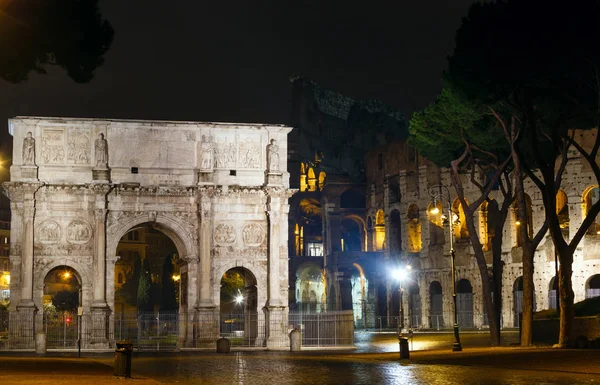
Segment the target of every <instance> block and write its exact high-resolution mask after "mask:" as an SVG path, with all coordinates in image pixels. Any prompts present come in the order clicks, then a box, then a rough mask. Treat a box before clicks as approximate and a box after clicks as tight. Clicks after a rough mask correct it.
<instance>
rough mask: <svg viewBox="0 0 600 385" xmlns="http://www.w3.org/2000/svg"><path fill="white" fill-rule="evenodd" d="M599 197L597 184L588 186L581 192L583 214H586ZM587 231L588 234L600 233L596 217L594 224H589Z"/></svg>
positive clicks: (599, 192) (599, 225) (599, 191)
mask: <svg viewBox="0 0 600 385" xmlns="http://www.w3.org/2000/svg"><path fill="white" fill-rule="evenodd" d="M599 198H600V190H599V189H598V186H592V187H588V188H587V189H586V190H585V192H584V193H583V214H584V215H586V216H587V214H588V212H589V211H590V209H591V208H592V206H593V205H594V203H596V202H598V199H599ZM587 233H588V234H589V235H600V223H598V217H596V219H595V220H594V224H593V225H591V226H590V228H589V229H588V231H587Z"/></svg>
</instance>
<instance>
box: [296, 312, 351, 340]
mask: <svg viewBox="0 0 600 385" xmlns="http://www.w3.org/2000/svg"><path fill="white" fill-rule="evenodd" d="M353 318H354V313H353V312H352V311H335V312H327V313H308V314H307V313H290V314H289V323H290V327H293V328H297V329H298V330H300V331H301V332H302V346H351V345H353V344H354V320H353Z"/></svg>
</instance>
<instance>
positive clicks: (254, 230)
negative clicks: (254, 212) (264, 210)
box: [242, 223, 265, 246]
mask: <svg viewBox="0 0 600 385" xmlns="http://www.w3.org/2000/svg"><path fill="white" fill-rule="evenodd" d="M242 240H243V241H244V244H245V245H247V246H259V245H260V244H262V243H263V241H264V240H265V231H264V229H263V227H262V226H261V225H260V224H258V223H248V224H247V225H246V226H244V228H243V230H242Z"/></svg>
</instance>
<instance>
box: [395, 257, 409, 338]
mask: <svg viewBox="0 0 600 385" xmlns="http://www.w3.org/2000/svg"><path fill="white" fill-rule="evenodd" d="M410 269H411V267H410V265H406V266H401V267H399V268H397V269H396V270H394V271H393V275H394V277H395V278H396V280H397V281H398V283H399V284H398V286H399V290H400V314H399V319H398V335H400V334H401V333H402V329H404V305H403V303H402V294H403V290H402V283H403V282H404V281H405V280H406V279H407V278H408V273H409V271H410Z"/></svg>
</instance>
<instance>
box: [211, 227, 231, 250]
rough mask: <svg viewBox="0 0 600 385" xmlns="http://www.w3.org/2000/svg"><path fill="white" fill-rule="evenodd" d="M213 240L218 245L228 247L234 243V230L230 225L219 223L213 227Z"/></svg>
mask: <svg viewBox="0 0 600 385" xmlns="http://www.w3.org/2000/svg"><path fill="white" fill-rule="evenodd" d="M213 239H214V241H215V243H218V244H220V245H230V244H232V243H233V242H235V229H234V228H233V226H232V225H231V224H230V223H219V224H218V225H217V226H215V232H214V233H213Z"/></svg>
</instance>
